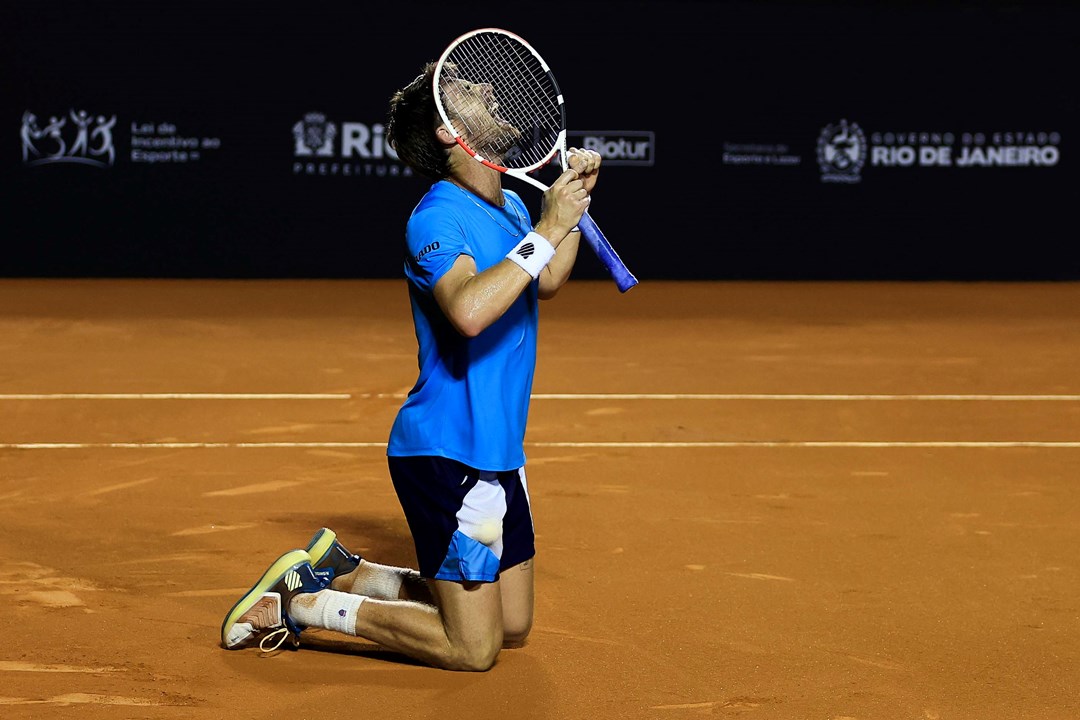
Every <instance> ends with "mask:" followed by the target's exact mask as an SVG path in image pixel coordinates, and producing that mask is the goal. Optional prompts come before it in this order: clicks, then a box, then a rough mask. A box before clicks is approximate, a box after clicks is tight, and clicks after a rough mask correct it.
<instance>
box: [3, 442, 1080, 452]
mask: <svg viewBox="0 0 1080 720" xmlns="http://www.w3.org/2000/svg"><path fill="white" fill-rule="evenodd" d="M525 445H526V447H551V448H624V449H633V448H753V447H762V448H1023V447H1031V448H1080V442H1072V441H1062V442H1056V441H1041V440H1003V441H989V440H988V441H978V440H975V441H967V440H959V441H948V440H928V441H911V442H904V441H899V442H890V441H855V440H853V441H846V440H835V441H834V440H806V441H797V440H775V441H774V440H730V441H723V440H722V441H716V442H710V441H702V442H528V443H525ZM385 447H386V443H385V442H237V443H228V442H159V443H155V442H146V443H59V442H58V443H0V450H84V449H108V448H116V449H158V448H168V449H181V450H189V449H204V448H240V449H247V448H255V449H266V448H385Z"/></svg>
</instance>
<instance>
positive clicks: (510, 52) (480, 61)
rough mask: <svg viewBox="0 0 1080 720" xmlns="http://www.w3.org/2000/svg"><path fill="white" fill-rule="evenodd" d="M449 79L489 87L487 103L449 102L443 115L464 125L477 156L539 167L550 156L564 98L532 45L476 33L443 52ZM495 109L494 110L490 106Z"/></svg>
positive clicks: (466, 138) (516, 165)
mask: <svg viewBox="0 0 1080 720" xmlns="http://www.w3.org/2000/svg"><path fill="white" fill-rule="evenodd" d="M446 62H447V63H448V64H450V65H452V67H453V72H452V73H450V77H449V82H454V81H456V80H463V81H466V82H468V83H473V84H476V85H480V86H485V85H489V86H490V87H491V95H490V97H485V98H483V101H484V102H485V103H489V104H488V105H486V106H485V107H484V108H483V109H481V108H478V107H477V106H476V103H468V102H465V103H462V102H457V103H456V104H455V103H454V102H451V101H449V100H447V99H446V98H445V95H446V93H447V91H446V89H445V88H446V86H445V84H444V86H443V92H442V94H443V95H444V98H440V101H441V102H444V107H446V109H447V110H451V109H456V110H458V112H448V113H447V114H448V115H450V116H451V117H453V118H454V119H455V120H457V121H458V122H459V123H460V125H461V127H463V128H464V132H463V133H462V140H463V142H465V143H466V144H467V145H469V147H470V148H471V149H472V150H473V151H474V152H475V153H477V154H478V155H480V156H482V157H485V158H486V159H489V160H491V161H493V162H496V163H498V164H501V165H503V166H505V167H507V168H512V169H526V168H535V167H539V166H540V165H542V164H543V163H545V162H546V161H547V160H549V159H550V157H551V155H552V153H553V150H554V149H555V148H556V147H557V144H558V142H559V140H560V135H561V133H562V130H563V106H562V97H561V95H560V94H559V89H558V86H557V85H556V84H555V80H554V77H553V76H552V74H551V72H550V70H549V69H548V68H547V66H546V64H545V63H544V62H543V60H541V59H540V58H539V57H538V56H537V55H536V54H535V53H534V52H533V51H532V50H531V49H530V48H528V47H526V46H524V45H523V44H522V43H520V42H518V41H516V40H514V39H513V38H511V37H509V36H506V35H502V34H497V33H480V34H477V35H474V36H472V37H470V38H467V39H466V40H464V41H463V42H461V43H459V44H458V45H457V46H456V47H455V48H454V49H453V50H452V51H451V52H450V53H449V55H448V56H447V59H446ZM492 108H494V112H493V113H492V112H490V110H491V109H492Z"/></svg>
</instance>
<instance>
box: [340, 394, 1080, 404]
mask: <svg viewBox="0 0 1080 720" xmlns="http://www.w3.org/2000/svg"><path fill="white" fill-rule="evenodd" d="M405 396H406V394H405V393H360V394H357V395H356V396H355V397H358V398H380V399H381V398H392V399H400V398H404V397H405ZM532 399H533V400H922V401H934V400H937V401H944V400H949V401H956V400H960V401H994V400H1005V401H1013V402H1016V401H1040V400H1058V401H1064V402H1080V395H986V394H984V395H955V394H939V395H927V394H915V395H865V394H864V395H858V394H846V395H845V394H820V393H819V394H810V393H534V394H533V395H532Z"/></svg>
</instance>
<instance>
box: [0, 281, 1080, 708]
mask: <svg viewBox="0 0 1080 720" xmlns="http://www.w3.org/2000/svg"><path fill="white" fill-rule="evenodd" d="M0 329H2V333H0V338H2V339H0V349H2V356H0V357H2V359H0V408H2V414H0V498H2V499H3V503H2V505H0V557H2V567H0V581H2V582H0V593H2V600H3V607H4V610H3V616H4V622H3V627H4V636H5V643H4V647H3V649H0V706H2V707H0V717H3V718H5V719H13V718H60V717H79V718H90V719H99V718H100V719H113V718H163V719H164V718H193V719H196V720H204V719H205V720H210V719H211V718H215V719H216V718H224V717H229V718H255V717H273V718H338V717H348V718H432V719H434V718H553V719H559V720H563V719H567V720H576V719H579V718H581V719H588V720H601V719H604V720H606V719H609V718H610V719H612V720H636V719H639V718H650V719H656V720H680V719H681V718H692V717H701V716H719V717H739V718H762V719H766V718H767V719H774V718H775V719H778V720H779V719H791V720H795V719H799V720H801V719H813V720H841V719H849V718H857V719H858V720H894V719H896V720H899V719H919V720H938V719H941V720H945V719H953V718H955V719H961V720H996V719H1000V720H1006V719H1009V720H1012V719H1023V720H1068V719H1069V718H1076V717H1078V716H1080V699H1078V697H1080V689H1078V688H1080V599H1078V597H1080V562H1078V557H1080V554H1078V548H1080V500H1078V499H1077V498H1078V496H1077V492H1076V483H1077V478H1080V374H1078V358H1080V285H1078V284H1075V283H1057V284H1040V283H1015V284H995V283H967V284H960V283H957V284H950V283H907V284H905V283H856V282H852V283H835V284H829V283H813V282H805V283H788V284H785V283H767V282H760V283H724V282H716V283H706V282H701V283H698V282H682V283H679V282H652V281H645V282H643V283H642V284H641V285H640V286H639V287H637V288H635V289H634V290H632V291H631V292H629V293H627V294H625V295H620V294H619V293H618V292H617V291H616V290H615V288H614V287H613V286H612V285H611V284H610V283H607V282H599V281H574V282H571V283H570V284H569V285H568V286H567V287H566V288H565V289H564V290H563V293H562V294H561V295H560V297H559V298H557V299H556V300H554V301H552V302H549V303H545V304H544V305H543V306H542V309H541V332H540V358H539V364H538V368H537V376H536V384H535V387H534V392H535V397H534V400H533V403H532V410H531V424H530V429H529V434H528V436H527V446H526V451H527V454H528V457H529V464H528V467H529V470H530V473H529V480H530V489H531V493H532V500H533V512H534V517H535V523H536V529H537V547H538V555H537V565H536V568H537V576H536V577H537V608H536V623H535V627H534V630H533V633H532V635H531V638H530V640H529V642H528V644H527V645H526V647H524V648H522V649H518V650H510V651H505V652H504V653H503V654H502V655H500V657H499V660H498V663H497V664H496V666H495V667H494V669H492V670H491V671H490V672H487V673H483V674H461V673H450V672H446V671H440V670H434V669H430V668H427V667H424V666H421V665H417V664H415V663H412V662H410V661H408V660H406V659H404V658H402V657H400V656H397V655H394V654H391V653H388V652H386V651H383V650H381V649H379V648H378V647H375V646H372V645H370V644H368V643H366V642H364V641H362V640H358V639H348V638H345V637H344V636H336V635H332V634H329V633H325V632H322V631H309V632H308V633H305V635H304V636H303V645H302V647H301V649H300V650H295V651H294V650H283V651H278V652H275V653H272V654H270V655H264V654H263V653H261V652H260V651H259V650H257V649H247V650H241V651H233V652H230V651H226V650H223V649H222V648H220V647H219V645H218V643H219V636H218V633H219V628H220V625H221V621H222V618H223V616H224V613H225V612H226V611H227V610H228V609H229V608H230V606H231V605H232V604H233V602H235V600H236V599H237V598H238V597H239V596H240V595H241V594H242V593H244V592H245V591H246V590H247V589H248V588H249V587H250V586H251V584H252V583H253V582H254V581H255V580H256V579H257V578H258V576H259V575H260V574H261V573H262V571H263V570H264V569H265V568H266V566H267V565H268V564H269V563H271V562H272V561H273V560H274V559H275V558H276V557H278V556H279V555H280V554H281V553H283V552H284V551H286V550H288V549H290V548H293V547H303V545H304V544H305V543H306V542H307V541H308V539H309V538H310V537H311V535H312V533H313V532H314V531H315V530H316V529H318V528H319V527H321V526H323V525H327V526H329V527H332V528H333V529H335V530H336V531H337V532H338V535H339V536H340V537H341V538H342V539H343V540H344V541H345V542H346V543H347V544H348V545H349V546H350V547H351V548H352V549H354V550H357V551H359V552H361V553H363V554H365V555H366V556H368V557H370V558H371V559H373V560H377V561H380V562H385V563H391V564H401V565H411V564H412V563H413V559H412V545H411V541H410V539H409V535H408V530H407V527H406V525H405V521H404V518H403V517H402V515H401V513H400V510H399V508H398V505H397V500H396V497H395V496H394V493H393V489H392V487H391V485H390V481H389V476H388V473H387V470H386V464H385V457H384V454H385V445H384V443H385V441H386V437H387V433H388V431H389V427H390V423H391V421H392V418H393V416H394V413H395V411H396V409H397V407H398V405H399V404H400V402H401V401H402V397H403V395H404V393H406V392H407V391H408V389H409V387H410V386H411V384H412V382H413V380H414V379H415V369H416V360H415V340H414V338H413V335H412V324H411V321H410V319H409V315H408V302H407V297H406V292H405V287H404V283H403V282H398V281H392V280H386V281H377V280H374V281H372V280H369V281H250V282H248V281H222V282H213V281H162V280H154V281H149V280H148V281H135V280H128V281H121V280H112V281H105V280H100V281H94V280H70V281H58V280H4V281H0Z"/></svg>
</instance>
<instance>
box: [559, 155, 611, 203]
mask: <svg viewBox="0 0 1080 720" xmlns="http://www.w3.org/2000/svg"><path fill="white" fill-rule="evenodd" d="M602 160H603V158H602V157H600V153H598V152H596V151H595V150H579V149H578V148H568V149H567V151H566V164H567V166H568V167H571V168H573V169H574V170H576V171H577V174H578V177H580V178H581V182H582V183H583V184H584V186H585V192H587V193H589V194H590V195H591V194H592V191H593V188H594V187H596V177H597V175H599V174H600V163H601V161H602Z"/></svg>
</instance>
